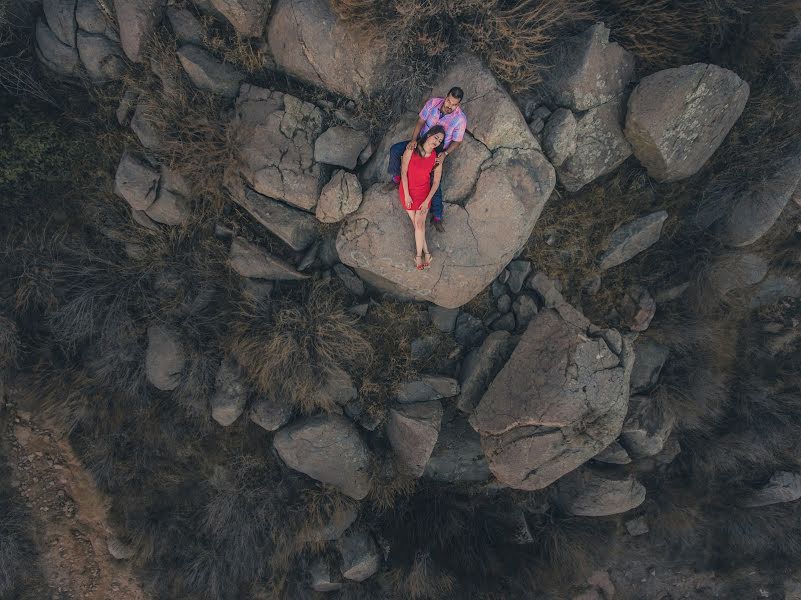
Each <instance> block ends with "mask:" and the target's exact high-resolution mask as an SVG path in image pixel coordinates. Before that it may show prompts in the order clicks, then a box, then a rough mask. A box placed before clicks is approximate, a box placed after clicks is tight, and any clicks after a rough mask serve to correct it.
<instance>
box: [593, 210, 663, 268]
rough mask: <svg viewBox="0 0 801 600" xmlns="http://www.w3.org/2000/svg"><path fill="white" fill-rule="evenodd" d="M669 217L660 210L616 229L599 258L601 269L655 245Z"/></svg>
mask: <svg viewBox="0 0 801 600" xmlns="http://www.w3.org/2000/svg"><path fill="white" fill-rule="evenodd" d="M667 217H668V215H667V213H666V212H665V211H664V210H660V211H659V212H655V213H651V214H650V215H648V216H646V217H641V218H639V219H635V220H634V221H630V222H628V223H626V224H625V225H621V226H620V227H618V228H617V229H615V230H614V231H613V232H612V235H611V236H609V244H608V245H607V250H606V252H604V253H603V254H602V255H601V257H600V259H599V260H600V267H601V269H602V270H603V271H606V270H607V269H611V268H612V267H616V266H618V265H622V264H623V263H624V262H626V261H628V260H631V259H632V258H634V257H635V256H637V255H638V254H639V253H640V252H644V251H645V250H647V249H648V248H650V247H651V246H653V245H654V244H655V243H656V242H658V241H659V237H660V236H661V235H662V225H663V224H664V222H665V220H666V219H667Z"/></svg>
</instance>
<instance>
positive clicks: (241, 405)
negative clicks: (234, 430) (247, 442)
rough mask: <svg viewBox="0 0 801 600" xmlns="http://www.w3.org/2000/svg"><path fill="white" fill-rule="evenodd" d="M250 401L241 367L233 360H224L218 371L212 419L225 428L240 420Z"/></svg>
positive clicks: (212, 399) (212, 403) (212, 398)
mask: <svg viewBox="0 0 801 600" xmlns="http://www.w3.org/2000/svg"><path fill="white" fill-rule="evenodd" d="M247 401H248V389H247V385H246V384H245V380H244V378H243V377H242V374H241V372H240V370H239V367H238V366H237V364H236V363H235V362H234V361H233V360H230V359H228V360H224V361H223V362H222V364H221V365H220V368H219V370H218V371H217V379H216V383H215V389H214V395H213V396H212V397H211V417H212V418H213V419H214V420H215V421H217V422H218V423H219V424H220V425H222V426H223V427H228V426H229V425H231V424H233V422H234V421H236V420H237V419H238V418H239V415H241V414H242V413H243V412H244V410H245V404H247Z"/></svg>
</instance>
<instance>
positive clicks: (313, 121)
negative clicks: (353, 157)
mask: <svg viewBox="0 0 801 600" xmlns="http://www.w3.org/2000/svg"><path fill="white" fill-rule="evenodd" d="M322 122H323V113H322V112H321V111H320V109H318V108H317V107H315V106H314V105H312V104H309V103H308V102H303V101H301V100H299V99H297V98H295V97H294V96H290V95H288V94H283V93H281V92H274V91H271V90H268V89H264V88H258V87H255V86H252V85H249V84H243V85H242V87H241V89H240V91H239V97H238V98H237V101H236V114H235V117H234V119H233V123H232V127H234V129H235V130H236V131H237V132H238V139H239V144H238V146H237V158H238V162H239V165H238V166H239V172H240V173H241V175H242V176H243V177H244V178H245V179H246V180H247V182H248V183H249V185H250V187H252V188H253V189H254V190H256V191H257V192H258V193H260V194H263V195H265V196H268V197H270V198H276V199H278V200H283V201H284V202H288V203H289V204H292V205H294V206H297V207H298V208H302V209H304V210H308V211H313V210H314V207H315V206H316V205H317V200H318V198H319V197H320V190H321V188H322V184H323V177H324V174H325V173H324V172H323V171H322V170H321V167H320V165H319V164H317V163H316V162H314V158H313V152H314V151H313V147H314V140H315V139H317V136H318V135H319V133H320V131H321V129H322Z"/></svg>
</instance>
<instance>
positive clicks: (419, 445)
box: [387, 400, 442, 477]
mask: <svg viewBox="0 0 801 600" xmlns="http://www.w3.org/2000/svg"><path fill="white" fill-rule="evenodd" d="M441 422H442V404H441V403H440V401H439V400H431V401H429V402H415V403H414V404H404V405H401V406H397V407H395V408H391V409H390V410H389V418H388V419H387V438H388V439H389V443H390V444H391V445H392V449H393V451H394V452H395V456H397V458H398V460H399V461H400V464H401V465H403V466H404V468H405V469H406V470H408V472H409V473H410V474H411V475H413V476H414V477H420V476H421V475H422V474H423V471H424V470H425V468H426V464H427V463H428V459H429V458H430V457H431V453H432V452H433V450H434V446H435V445H436V443H437V438H438V437H439V429H440V424H441Z"/></svg>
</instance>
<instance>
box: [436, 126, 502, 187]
mask: <svg viewBox="0 0 801 600" xmlns="http://www.w3.org/2000/svg"><path fill="white" fill-rule="evenodd" d="M491 157H492V154H491V153H490V151H489V150H487V147H486V146H485V145H484V144H482V143H481V142H479V141H477V140H476V139H475V138H474V137H473V136H472V135H470V133H465V135H464V139H463V140H462V145H461V146H459V151H458V152H456V153H455V154H452V155H451V156H449V157H448V159H447V161H448V162H447V167H444V168H443V172H442V189H444V190H447V198H448V202H461V201H463V200H466V199H467V198H469V197H470V195H471V194H472V193H473V190H475V187H476V182H477V181H478V178H479V177H480V175H481V165H483V164H484V163H485V162H486V161H487V160H488V159H489V158H491Z"/></svg>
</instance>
